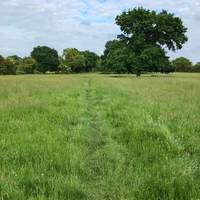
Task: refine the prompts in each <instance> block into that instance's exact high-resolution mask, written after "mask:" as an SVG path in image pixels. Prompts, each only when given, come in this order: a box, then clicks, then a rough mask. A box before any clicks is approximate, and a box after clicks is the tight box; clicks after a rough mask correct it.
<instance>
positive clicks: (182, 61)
mask: <svg viewBox="0 0 200 200" xmlns="http://www.w3.org/2000/svg"><path fill="white" fill-rule="evenodd" d="M172 65H173V67H174V69H175V71H176V72H191V71H192V62H191V61H190V60H189V59H187V58H185V57H180V58H176V59H175V60H173V61H172Z"/></svg>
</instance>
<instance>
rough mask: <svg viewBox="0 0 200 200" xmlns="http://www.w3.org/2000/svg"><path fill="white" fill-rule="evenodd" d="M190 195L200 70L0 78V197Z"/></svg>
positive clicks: (198, 151) (197, 154) (198, 134)
mask: <svg viewBox="0 0 200 200" xmlns="http://www.w3.org/2000/svg"><path fill="white" fill-rule="evenodd" d="M64 199H66V200H104V199H105V200H134V199H138V200H140V199H141V200H147V199H150V200H156V199H162V200H165V199H169V200H172V199H180V200H191V199H194V200H197V199H200V74H189V73H179V74H172V75H162V76H161V75H155V76H150V75H146V76H144V75H143V76H141V77H139V78H136V77H134V76H130V75H129V76H128V75H127V76H126V75H123V76H119V75H100V74H82V75H25V76H23V75H22V76H1V77H0V200H64Z"/></svg>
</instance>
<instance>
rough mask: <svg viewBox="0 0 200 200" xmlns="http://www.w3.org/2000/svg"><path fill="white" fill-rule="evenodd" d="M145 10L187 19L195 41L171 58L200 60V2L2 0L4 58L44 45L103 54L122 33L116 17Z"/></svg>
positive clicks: (0, 18)
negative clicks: (171, 13)
mask: <svg viewBox="0 0 200 200" xmlns="http://www.w3.org/2000/svg"><path fill="white" fill-rule="evenodd" d="M139 6H142V7H144V8H148V9H153V10H156V11H161V10H162V9H166V10H168V11H170V12H173V13H174V14H175V15H176V16H178V17H181V18H182V20H183V22H184V25H185V26H186V27H187V28H188V32H187V35H188V37H189V41H188V42H187V44H185V45H184V48H183V49H182V50H179V51H177V52H176V53H172V52H169V55H170V57H171V59H173V58H176V57H180V56H184V57H187V58H189V59H191V60H192V61H193V62H194V63H195V62H197V61H200V39H199V36H200V12H199V11H200V0H173V1H172V0H156V1H155V0H154V1H153V0H0V54H2V55H4V56H8V55H14V54H17V55H19V56H29V55H30V52H31V51H32V49H33V47H35V46H38V45H46V46H50V47H52V48H55V49H57V50H58V52H59V54H62V51H63V49H65V48H71V47H74V48H77V49H79V50H90V51H95V52H96V53H98V54H102V53H103V51H104V47H105V43H106V42H107V41H108V40H112V39H115V38H116V36H117V35H118V34H119V33H120V29H119V27H118V26H117V25H116V24H115V17H116V16H117V15H119V14H120V13H122V12H123V11H126V10H128V9H129V8H134V7H139Z"/></svg>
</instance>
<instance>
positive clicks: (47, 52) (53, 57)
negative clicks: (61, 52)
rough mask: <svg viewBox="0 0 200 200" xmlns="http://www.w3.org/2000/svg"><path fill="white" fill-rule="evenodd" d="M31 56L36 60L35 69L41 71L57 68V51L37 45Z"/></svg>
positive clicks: (51, 70)
mask: <svg viewBox="0 0 200 200" xmlns="http://www.w3.org/2000/svg"><path fill="white" fill-rule="evenodd" d="M31 57H32V58H34V59H35V60H36V62H37V64H36V69H37V70H38V71H40V72H42V73H45V72H47V71H50V72H53V71H57V70H58V66H59V58H58V52H57V51H56V50H55V49H52V48H50V47H47V46H38V47H35V48H34V49H33V51H32V52H31Z"/></svg>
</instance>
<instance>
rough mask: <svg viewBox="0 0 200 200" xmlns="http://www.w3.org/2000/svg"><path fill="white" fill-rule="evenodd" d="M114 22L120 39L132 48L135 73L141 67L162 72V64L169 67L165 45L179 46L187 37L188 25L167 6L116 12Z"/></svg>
mask: <svg viewBox="0 0 200 200" xmlns="http://www.w3.org/2000/svg"><path fill="white" fill-rule="evenodd" d="M116 24H117V25H119V26H120V29H121V31H122V34H120V35H118V38H119V40H120V41H121V42H123V43H124V45H125V48H127V49H130V50H131V51H132V54H133V56H134V59H132V64H131V66H132V71H135V72H136V74H137V75H140V73H141V72H142V71H156V72H157V71H160V72H163V69H164V68H165V69H170V67H169V66H167V65H170V62H169V58H168V57H167V56H166V50H165V49H168V50H172V51H175V50H178V49H181V48H182V47H183V45H184V43H185V42H187V40H188V39H187V36H186V31H187V28H185V27H184V25H183V22H182V20H181V19H180V18H178V17H175V16H174V14H171V13H168V12H167V11H166V10H163V11H161V12H160V13H158V12H156V11H151V10H148V9H144V8H141V7H140V8H134V9H132V10H128V11H127V12H125V11H124V12H123V13H122V14H121V15H118V16H117V17H116ZM106 48H107V46H106ZM104 53H106V51H105V52H104ZM115 57H116V56H115ZM124 59H125V57H124ZM113 62H115V61H113ZM116 62H117V61H116ZM121 63H122V61H121ZM112 66H114V65H112Z"/></svg>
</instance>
